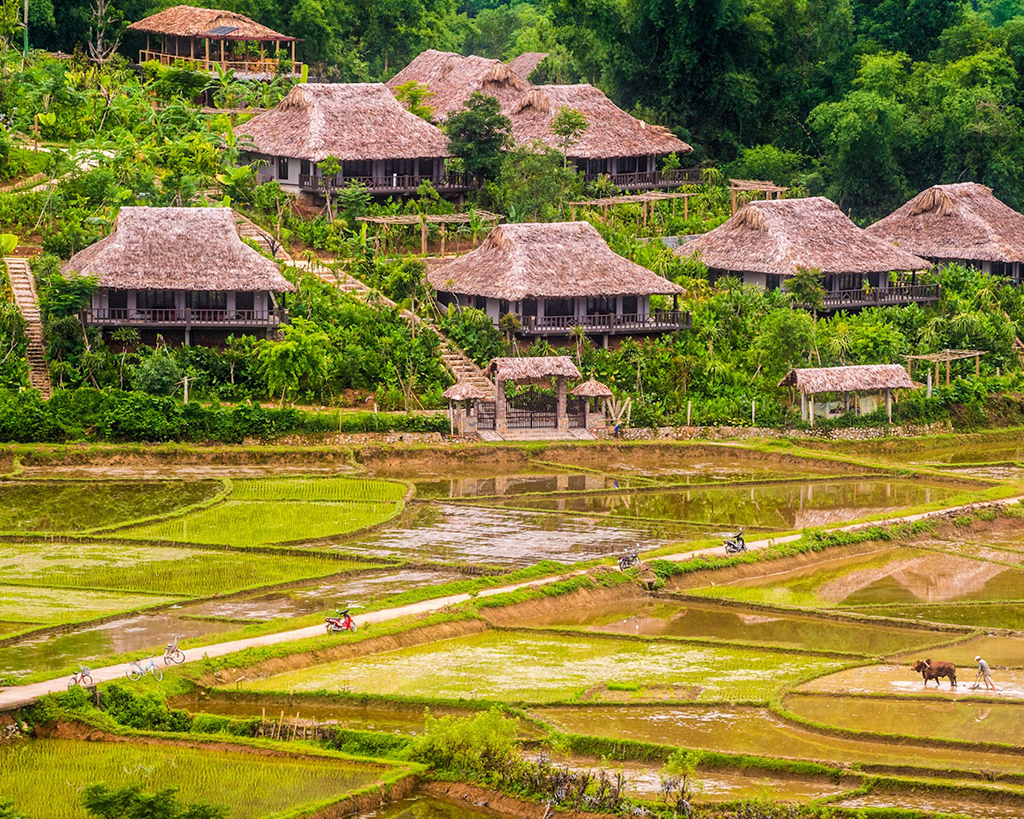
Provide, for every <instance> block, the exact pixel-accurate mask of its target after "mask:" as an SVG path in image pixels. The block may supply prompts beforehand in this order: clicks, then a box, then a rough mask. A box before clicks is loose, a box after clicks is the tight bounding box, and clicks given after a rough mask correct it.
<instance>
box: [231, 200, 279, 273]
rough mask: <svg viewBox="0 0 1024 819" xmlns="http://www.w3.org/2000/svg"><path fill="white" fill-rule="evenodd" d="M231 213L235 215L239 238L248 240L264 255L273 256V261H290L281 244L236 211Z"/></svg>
mask: <svg viewBox="0 0 1024 819" xmlns="http://www.w3.org/2000/svg"><path fill="white" fill-rule="evenodd" d="M232 212H233V213H234V214H235V224H236V225H238V235H239V236H241V237H242V238H243V239H249V240H250V241H253V242H255V243H256V244H258V245H259V246H260V247H261V248H262V249H263V251H264V252H265V253H267V254H269V255H271V256H273V257H274V258H275V259H278V260H280V261H282V262H290V261H291V260H292V257H291V256H290V255H289V253H288V251H287V250H285V247H284V245H283V244H281V243H280V242H279V241H277V240H276V239H275V238H274V237H273V236H271V235H270V234H269V233H267V232H266V231H265V230H264V229H263V228H261V227H260V226H259V225H257V224H256V223H255V222H253V221H252V220H251V219H249V218H247V217H245V216H243V215H242V214H240V213H239V212H238V211H237V210H236V211H232Z"/></svg>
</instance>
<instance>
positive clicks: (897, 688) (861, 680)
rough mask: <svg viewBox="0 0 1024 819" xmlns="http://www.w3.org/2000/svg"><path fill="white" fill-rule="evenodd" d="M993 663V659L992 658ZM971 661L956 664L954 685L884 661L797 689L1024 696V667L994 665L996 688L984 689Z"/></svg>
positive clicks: (939, 654)
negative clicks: (927, 677) (1023, 668)
mask: <svg viewBox="0 0 1024 819" xmlns="http://www.w3.org/2000/svg"><path fill="white" fill-rule="evenodd" d="M947 653H948V649H933V650H930V651H927V652H924V655H925V656H923V657H921V658H920V659H927V658H930V659H932V660H936V661H938V660H942V659H944V658H945V657H946V656H947ZM991 662H992V664H993V665H996V661H995V660H992V661H991ZM975 674H976V672H975V667H974V664H973V663H962V664H958V671H957V685H956V687H955V688H954V687H953V686H951V685H950V683H949V680H948V679H947V678H945V677H944V678H943V679H942V680H940V682H939V684H938V686H936V685H935V681H934V680H932V681H931V682H929V683H928V684H927V686H926V685H925V683H924V680H923V678H922V677H921V675H920V674H919V673H917V672H915V671H913V670H912V669H911V667H910V664H909V662H908V663H906V664H903V665H896V664H894V663H885V664H882V665H869V666H864V667H862V668H854V669H847V670H845V671H839V672H837V673H835V674H830V675H828V676H824V677H819V678H818V679H815V680H811V681H810V682H806V683H804V684H803V685H801V686H800V687H799V689H798V690H799V691H811V692H815V693H818V692H825V693H829V694H927V695H928V696H930V697H933V698H935V700H936V701H940V700H962V699H971V698H978V697H984V698H989V699H996V700H1011V701H1012V700H1024V670H1022V669H1019V668H1010V669H1006V668H993V669H992V679H993V681H994V684H995V686H996V690H995V691H985V688H984V686H982V685H978V686H975Z"/></svg>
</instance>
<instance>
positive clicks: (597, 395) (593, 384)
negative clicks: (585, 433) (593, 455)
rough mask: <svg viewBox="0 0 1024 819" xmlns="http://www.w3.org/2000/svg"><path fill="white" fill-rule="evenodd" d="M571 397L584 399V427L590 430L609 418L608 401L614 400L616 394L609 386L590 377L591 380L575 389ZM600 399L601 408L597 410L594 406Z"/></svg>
mask: <svg viewBox="0 0 1024 819" xmlns="http://www.w3.org/2000/svg"><path fill="white" fill-rule="evenodd" d="M569 395H571V396H572V397H573V398H582V399H583V400H584V402H585V403H584V405H583V411H584V413H585V423H584V426H586V427H587V429H590V428H591V426H593V424H594V423H595V422H597V421H599V420H600V421H604V419H606V418H607V417H608V399H609V398H612V397H613V395H614V394H613V393H612V391H611V390H610V389H609V388H608V386H607V385H605V384H602V383H601V382H600V381H598V380H596V379H595V378H594V376H590V378H589V379H588V380H586V381H584V382H583V383H582V384H580V385H578V386H576V387H573V388H572V391H571V392H570V393H569ZM598 399H600V401H601V408H600V410H595V409H594V407H593V404H594V402H596V401H597V400H598Z"/></svg>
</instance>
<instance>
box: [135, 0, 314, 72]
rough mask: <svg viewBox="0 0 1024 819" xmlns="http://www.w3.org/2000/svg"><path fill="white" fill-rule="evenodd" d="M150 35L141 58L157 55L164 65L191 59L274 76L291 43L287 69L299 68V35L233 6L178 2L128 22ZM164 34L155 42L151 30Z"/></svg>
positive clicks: (197, 64)
mask: <svg viewBox="0 0 1024 819" xmlns="http://www.w3.org/2000/svg"><path fill="white" fill-rule="evenodd" d="M128 31H138V32H141V33H144V34H145V35H146V47H145V48H144V49H142V50H141V51H140V52H139V62H140V63H143V62H147V61H149V60H156V61H157V62H159V63H160V64H161V65H174V64H175V63H179V62H182V63H186V64H189V65H191V66H192V67H194V68H196V69H197V70H199V71H215V70H216V69H217V68H218V67H219V68H220V69H221V70H224V71H234V72H236V74H240V75H242V76H248V77H273V76H276V75H277V74H279V73H281V69H282V65H281V58H280V57H279V55H278V52H279V50H281V49H290V52H289V53H290V63H291V65H290V67H289V68H288V73H290V74H298V73H301V71H302V66H301V64H299V63H296V62H295V38H294V37H289V36H288V35H287V34H279V33H278V32H276V31H274V30H273V29H271V28H267V27H266V26H264V25H260V24H259V23H257V22H256V21H254V20H250V19H249V18H248V17H246V16H244V15H242V14H237V13H235V12H233V11H222V10H221V9H203V8H196V7H194V6H173V7H171V8H169V9H164V10H163V11H159V12H157V13H156V14H151V15H150V16H149V17H146V18H144V19H142V20H139V21H137V22H135V23H132V24H131V25H130V26H128ZM154 34H155V35H156V36H157V37H159V42H158V44H157V47H156V48H154V47H153V43H152V36H153V35H154Z"/></svg>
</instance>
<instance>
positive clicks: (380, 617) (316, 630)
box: [0, 496, 1024, 711]
mask: <svg viewBox="0 0 1024 819" xmlns="http://www.w3.org/2000/svg"><path fill="white" fill-rule="evenodd" d="M1021 502H1024V496H1017V497H1013V498H1006V499H1004V500H998V501H983V502H977V503H968V504H963V505H961V506H953V507H949V508H946V509H937V510H935V511H932V512H921V513H918V514H914V515H902V516H897V517H891V518H885V519H884V520H877V521H870V522H865V523H854V524H848V525H845V526H836V527H831V528H829V529H827V530H825V531H828V532H855V531H857V530H859V529H865V528H868V527H871V526H892V525H895V524H900V523H914V522H916V521H921V520H928V519H931V518H939V517H946V516H951V515H960V514H963V513H965V512H970V511H976V510H979V509H986V508H987V509H1002V508H1006V507H1008V506H1012V505H1014V504H1016V503H1021ZM801 537H802V535H801V534H795V535H786V536H784V537H777V538H766V539H764V540H756V541H751V542H750V543H748V544H747V548H748V549H749V550H751V551H757V550H760V549H767V548H768V547H769V546H773V545H775V544H777V543H792V542H793V541H795V540H799V539H800V538H801ZM702 555H707V556H717V557H722V556H724V555H725V549H724V547H722V546H715V547H712V548H708V549H694V550H691V551H688V552H680V553H678V554H672V555H659V557H660V558H661V559H664V560H672V561H681V560H689V559H690V558H694V557H700V556H702ZM586 571H587V570H586V569H579V570H576V571H570V572H566V573H565V574H561V575H557V576H554V577H543V578H540V579H538V580H531V581H528V582H524V583H514V584H510V585H508V586H501V587H499V588H493V589H483V590H481V591H480V592H478V593H477V594H476V595H475V596H476V597H492V596H493V595H496V594H505V593H507V592H511V591H516V590H517V589H525V588H531V587H534V588H536V587H539V586H546V585H548V584H550V583H556V582H558V581H559V580H563V579H565V578H567V577H572V576H573V575H579V574H584V573H585V572H586ZM473 597H474V595H470V594H468V593H467V594H453V595H449V596H448V597H437V598H434V599H433V600H423V601H421V602H419V603H412V604H410V605H408V606H398V607H397V608H393V609H382V610H380V611H373V612H367V613H366V614H363V615H361V616H359V618H358V624H359V625H369V624H372V623H384V622H387V621H389V620H396V619H398V618H400V617H408V616H410V615H415V614H429V613H430V612H434V611H437V610H438V609H442V608H444V607H446V606H454V605H458V604H459V603H465V602H466V601H467V600H471V599H473ZM323 634H324V626H323V625H322V624H318V625H315V626H307V627H306V628H299V629H293V630H291V631H281V632H277V633H276V634H264V635H261V636H259V637H248V638H246V639H243V640H232V641H230V642H226V643H215V644H213V645H208V646H200V647H198V648H189V649H185V650H184V653H185V662H193V661H195V660H201V659H203V658H204V657H224V656H226V655H228V654H233V653H235V652H236V651H241V650H243V649H246V648H255V647H259V646H272V645H279V644H280V643H290V642H294V641H297V640H304V639H306V638H308V637H319V636H323ZM153 660H154V661H155V662H157V663H160V664H161V665H162V663H163V655H160V654H157V655H154V656H153ZM146 662H147V660H143V664H145V663H146ZM126 668H127V664H125V663H122V664H121V665H116V666H107V667H105V668H94V669H93V670H92V672H91V673H92V679H93V682H94V683H102V682H111V681H112V680H120V679H123V678H124V676H125V669H126ZM65 690H67V677H66V676H65V677H59V678H54V679H50V680H46V681H44V682H38V683H32V684H31V685H16V686H12V687H10V688H5V689H0V711H6V710H10V709H12V708H17V707H19V706H23V705H28V704H29V703H32V702H34V701H35V700H37V699H39V698H40V697H42V696H45V695H46V694H53V693H55V692H58V691H65Z"/></svg>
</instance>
